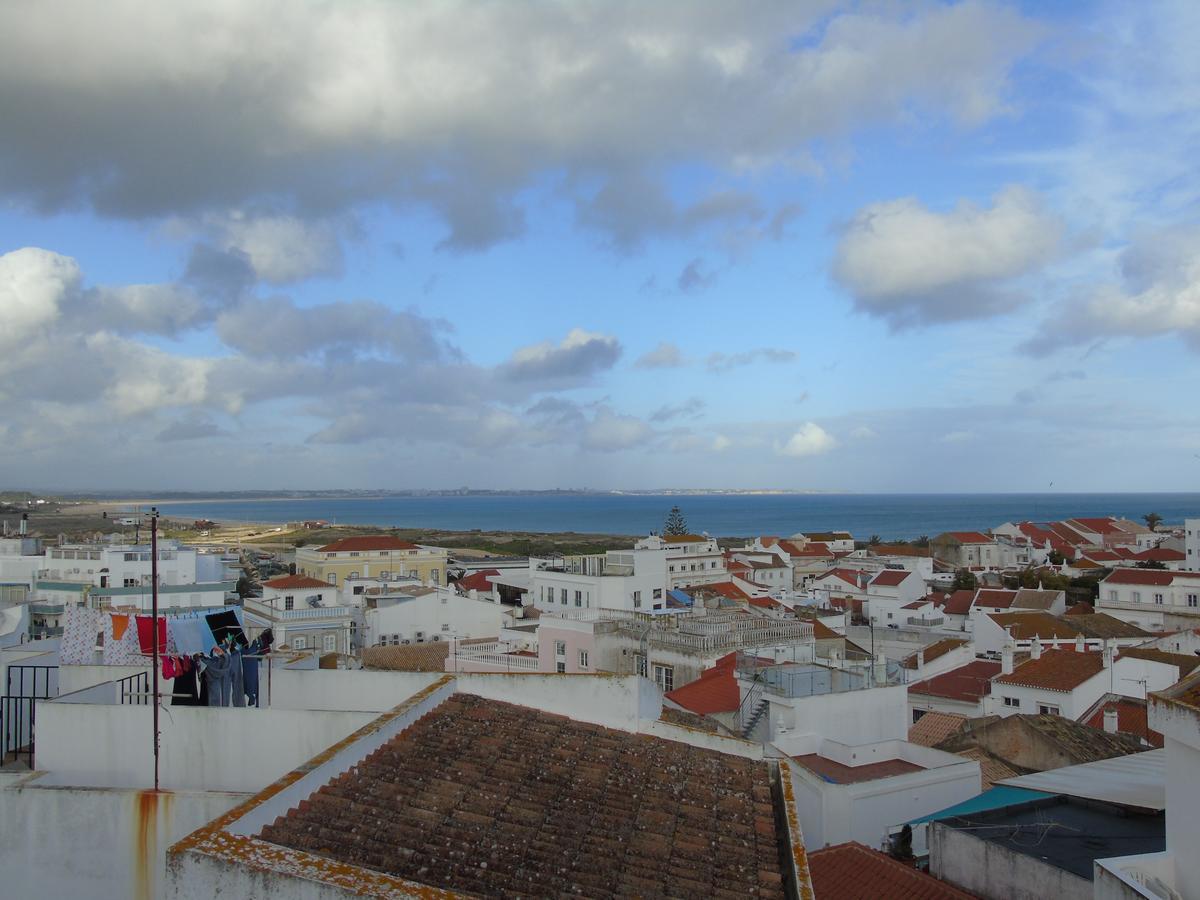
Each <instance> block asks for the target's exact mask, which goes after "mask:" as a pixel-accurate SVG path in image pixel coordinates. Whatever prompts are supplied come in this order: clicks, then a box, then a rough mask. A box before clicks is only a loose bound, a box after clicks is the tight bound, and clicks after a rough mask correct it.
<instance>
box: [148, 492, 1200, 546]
mask: <svg viewBox="0 0 1200 900" xmlns="http://www.w3.org/2000/svg"><path fill="white" fill-rule="evenodd" d="M675 505H678V506H679V508H680V509H681V510H682V511H683V514H684V517H685V518H686V519H687V523H688V526H689V527H690V528H691V530H692V531H695V532H707V533H709V534H711V535H713V536H714V537H735V536H751V535H759V534H773V535H781V536H787V535H791V534H795V533H796V532H804V531H831V530H835V529H836V530H845V531H849V532H850V533H851V534H853V535H854V536H855V537H856V538H859V539H861V540H865V539H867V538H868V537H870V536H871V535H879V536H880V537H882V538H883V539H885V540H891V539H900V540H903V539H911V538H915V537H919V536H921V535H929V536H931V537H932V536H934V535H937V534H940V533H941V532H943V531H965V530H971V529H987V528H994V527H996V526H997V525H1001V524H1003V523H1004V522H1011V521H1020V520H1023V519H1032V520H1034V521H1039V522H1040V521H1049V520H1055V519H1068V518H1073V517H1076V516H1107V515H1114V516H1124V517H1126V518H1129V519H1133V520H1134V521H1138V522H1140V521H1142V517H1143V516H1144V515H1146V514H1147V513H1150V512H1156V513H1158V514H1159V515H1160V516H1162V517H1163V521H1164V522H1165V523H1167V524H1172V523H1179V522H1182V520H1183V519H1184V518H1185V517H1189V516H1195V517H1200V493H1189V494H1161V493H1159V494H787V495H782V494H757V495H738V494H706V495H688V496H679V495H654V494H635V495H631V494H535V495H521V494H513V495H486V496H460V497H456V496H447V497H441V496H438V497H381V498H354V499H324V498H321V499H287V500H212V501H199V500H197V501H181V502H174V501H172V502H165V503H160V504H159V509H160V510H161V511H162V512H163V513H164V514H167V515H171V516H186V517H189V518H207V519H224V520H229V519H233V520H241V521H247V522H295V521H302V520H306V519H324V520H326V521H328V522H331V523H334V524H339V525H342V524H344V525H378V526H382V527H400V528H439V529H447V530H455V531H458V530H469V529H472V528H478V529H481V530H484V531H541V532H552V531H553V532H563V531H575V532H593V533H606V534H628V535H641V534H647V533H648V532H650V531H651V530H659V529H661V528H662V524H663V520H664V519H665V518H666V515H667V512H668V511H669V510H670V509H671V507H672V506H675Z"/></svg>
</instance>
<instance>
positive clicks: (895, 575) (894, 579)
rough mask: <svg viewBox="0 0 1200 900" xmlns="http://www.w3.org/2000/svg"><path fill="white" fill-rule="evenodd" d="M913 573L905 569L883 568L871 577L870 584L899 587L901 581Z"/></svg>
mask: <svg viewBox="0 0 1200 900" xmlns="http://www.w3.org/2000/svg"><path fill="white" fill-rule="evenodd" d="M914 574H915V573H914V572H909V571H907V570H905V569H884V570H883V571H882V572H880V573H879V574H878V575H876V576H875V577H874V578H872V579H871V585H872V586H874V587H899V586H900V584H901V582H903V581H904V580H905V579H907V578H908V576H910V575H914Z"/></svg>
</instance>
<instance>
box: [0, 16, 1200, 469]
mask: <svg viewBox="0 0 1200 900" xmlns="http://www.w3.org/2000/svg"><path fill="white" fill-rule="evenodd" d="M1198 42H1200V7H1197V5H1196V4H1194V3H1189V2H1174V3H1173V2H1152V3H1139V4H1127V3H1073V4H1062V3H1033V2H1027V3H1005V2H999V0H995V2H989V0H967V2H961V3H935V2H914V3H901V2H886V0H880V2H859V3H838V2H834V0H819V2H811V3H797V4H778V3H774V2H765V0H763V2H750V3H744V2H743V3H719V2H697V3H692V4H669V5H654V4H643V3H635V2H624V3H622V2H598V0H596V2H586V0H576V2H570V3H555V2H549V0H543V2H529V3H483V2H480V3H468V2H432V0H430V2H413V3H407V4H393V3H366V2H351V0H346V2H342V3H338V4H334V5H326V4H312V5H305V4H293V3H283V2H264V3H256V4H244V3H232V2H225V3H220V2H218V3H212V2H209V3H191V2H183V3H179V4H171V5H165V6H164V5H161V4H145V3H136V2H122V3H116V4H113V5H111V6H106V7H105V8H104V9H101V8H99V7H96V6H94V5H93V4H87V3H71V2H46V3H39V4H36V5H18V4H13V5H10V6H7V7H5V8H4V9H3V10H0V119H2V120H3V121H4V123H5V127H4V128H3V130H0V374H2V375H3V379H2V380H0V385H2V386H0V471H2V472H3V473H4V477H3V481H4V482H5V485H4V486H7V487H21V486H38V487H49V488H77V489H85V488H93V489H123V488H130V489H144V490H153V489H161V488H170V489H195V490H209V489H243V488H268V489H269V488H305V487H310V488H335V487H347V488H350V487H353V488H416V487H451V486H458V485H463V484H469V485H473V486H479V487H493V488H552V487H584V486H587V487H594V488H620V487H627V488H654V487H675V488H678V487H738V488H800V489H805V488H812V489H835V490H858V491H937V490H945V491H1005V490H1013V491H1026V490H1034V491H1036V490H1044V489H1047V488H1048V487H1049V486H1050V484H1051V483H1053V485H1054V489H1055V490H1081V491H1082V490H1195V489H1196V488H1197V483H1198V482H1200V413H1198V412H1197V406H1196V404H1195V400H1194V394H1195V385H1196V384H1197V381H1198V379H1197V374H1198V373H1197V365H1196V364H1197V356H1196V354H1197V352H1198V351H1200V216H1198V215H1197V213H1198V210H1200V205H1198V197H1200V174H1198V173H1197V170H1196V167H1195V165H1194V160H1195V159H1196V158H1197V151H1200V103H1198V102H1197V101H1198V100H1200V97H1198V96H1197V88H1196V85H1197V84H1200V60H1198V58H1197V54H1195V52H1194V48H1195V46H1197V44H1198Z"/></svg>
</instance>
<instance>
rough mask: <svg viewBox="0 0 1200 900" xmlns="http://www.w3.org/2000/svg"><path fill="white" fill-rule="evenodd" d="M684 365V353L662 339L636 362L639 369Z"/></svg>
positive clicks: (670, 367)
mask: <svg viewBox="0 0 1200 900" xmlns="http://www.w3.org/2000/svg"><path fill="white" fill-rule="evenodd" d="M682 365H683V354H682V353H680V352H679V348H678V347H676V346H675V345H674V344H672V343H670V342H668V341H662V342H661V343H659V345H658V346H657V347H655V348H654V349H653V350H650V351H649V352H647V353H644V354H642V355H641V356H639V357H638V358H637V361H636V362H635V363H634V366H636V367H637V368H639V369H673V368H676V367H678V366H682Z"/></svg>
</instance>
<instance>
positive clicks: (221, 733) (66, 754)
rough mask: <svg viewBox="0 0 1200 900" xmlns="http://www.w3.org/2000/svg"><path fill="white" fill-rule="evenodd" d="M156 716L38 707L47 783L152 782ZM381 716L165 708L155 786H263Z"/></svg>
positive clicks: (122, 709) (113, 709)
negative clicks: (156, 784)
mask: <svg viewBox="0 0 1200 900" xmlns="http://www.w3.org/2000/svg"><path fill="white" fill-rule="evenodd" d="M322 674H332V673H322ZM152 712H153V709H152V707H150V706H112V705H88V704H73V703H59V702H54V701H42V702H40V703H38V705H37V746H36V749H35V760H34V762H35V768H37V769H39V770H44V771H46V772H47V774H46V776H44V778H43V783H44V784H56V785H75V786H98V787H121V788H134V787H136V788H149V787H153V785H154V762H153V747H152V743H151V736H152V725H151V714H152ZM375 716H376V714H375V713H374V712H332V711H321V712H310V711H305V710H285V709H234V708H224V709H219V708H215V707H214V708H208V707H178V706H177V707H164V708H163V709H162V711H161V713H160V716H159V728H160V731H161V734H162V737H161V742H160V748H161V749H160V754H159V760H160V761H159V784H160V785H161V787H162V788H163V789H165V790H219V791H257V790H260V789H261V788H263V787H265V786H266V785H268V784H270V783H271V782H272V781H274V780H276V779H277V778H279V777H280V776H282V775H284V774H285V773H287V772H290V771H291V770H292V769H294V768H296V767H297V766H298V765H300V764H301V763H303V762H305V761H307V760H309V759H311V758H312V757H313V756H316V755H317V754H318V753H320V752H321V751H322V750H324V749H325V748H326V747H328V746H330V745H331V744H333V743H336V742H337V741H339V740H341V739H342V738H344V737H346V736H347V735H349V734H351V733H353V732H354V731H355V730H356V729H358V728H361V727H362V726H363V725H365V724H366V723H367V722H370V721H371V720H372V719H374V718H375Z"/></svg>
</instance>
